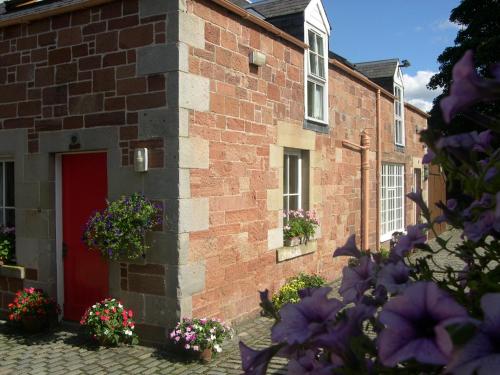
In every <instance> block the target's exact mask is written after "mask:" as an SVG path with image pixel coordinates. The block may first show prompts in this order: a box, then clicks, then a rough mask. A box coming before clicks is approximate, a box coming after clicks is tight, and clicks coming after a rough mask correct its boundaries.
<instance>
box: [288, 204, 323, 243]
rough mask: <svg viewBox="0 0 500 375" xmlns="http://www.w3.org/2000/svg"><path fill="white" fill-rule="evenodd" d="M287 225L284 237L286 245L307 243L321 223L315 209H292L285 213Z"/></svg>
mask: <svg viewBox="0 0 500 375" xmlns="http://www.w3.org/2000/svg"><path fill="white" fill-rule="evenodd" d="M283 217H284V219H285V225H284V227H283V237H284V239H285V246H296V245H299V244H302V243H307V241H309V240H310V239H311V238H312V237H313V236H314V234H315V233H316V229H317V227H318V225H319V220H318V218H317V217H316V212H315V211H304V210H302V209H300V210H290V211H285V213H284V214H283Z"/></svg>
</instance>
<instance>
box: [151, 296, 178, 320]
mask: <svg viewBox="0 0 500 375" xmlns="http://www.w3.org/2000/svg"><path fill="white" fill-rule="evenodd" d="M173 297H174V298H166V297H157V296H154V297H153V296H144V302H145V304H144V307H145V308H144V310H145V317H144V320H145V321H146V322H148V323H149V324H154V325H159V326H165V325H166V324H169V323H171V320H172V317H174V316H175V315H176V300H175V295H174V296H173ZM175 320H176V319H175ZM169 321H170V322H169Z"/></svg>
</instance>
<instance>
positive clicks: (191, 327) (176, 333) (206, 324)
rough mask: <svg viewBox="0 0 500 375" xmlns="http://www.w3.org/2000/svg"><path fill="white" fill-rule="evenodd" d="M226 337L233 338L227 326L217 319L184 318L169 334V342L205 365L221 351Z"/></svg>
mask: <svg viewBox="0 0 500 375" xmlns="http://www.w3.org/2000/svg"><path fill="white" fill-rule="evenodd" d="M228 337H229V338H232V337H233V331H232V330H231V328H230V327H229V326H227V325H226V324H225V323H223V322H222V321H220V320H219V319H208V318H201V319H198V318H194V319H188V318H184V319H183V320H182V321H181V322H179V323H177V325H176V327H175V329H174V330H173V331H172V332H171V333H170V340H171V341H172V342H173V343H174V344H175V345H180V346H181V347H182V349H183V350H186V351H188V352H189V353H195V354H197V355H199V358H200V359H201V360H202V361H203V362H205V363H208V362H210V361H211V360H212V355H214V354H216V353H220V352H221V351H222V343H223V341H224V340H225V339H226V338H228Z"/></svg>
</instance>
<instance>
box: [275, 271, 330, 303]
mask: <svg viewBox="0 0 500 375" xmlns="http://www.w3.org/2000/svg"><path fill="white" fill-rule="evenodd" d="M323 285H326V280H325V279H324V278H322V277H321V276H319V275H308V274H305V273H300V274H298V275H297V276H295V277H292V278H290V279H288V280H287V281H286V283H285V285H283V286H282V287H281V288H280V289H279V290H278V293H276V294H275V295H274V296H273V298H272V303H273V305H274V308H275V309H276V311H279V310H280V309H281V308H282V307H283V306H284V305H286V304H287V303H298V302H299V301H300V297H299V291H300V290H303V289H307V288H319V287H321V286H323Z"/></svg>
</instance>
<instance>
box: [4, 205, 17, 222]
mask: <svg viewBox="0 0 500 375" xmlns="http://www.w3.org/2000/svg"><path fill="white" fill-rule="evenodd" d="M5 226H7V227H15V226H16V213H15V211H14V209H12V208H11V209H6V210H5Z"/></svg>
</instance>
